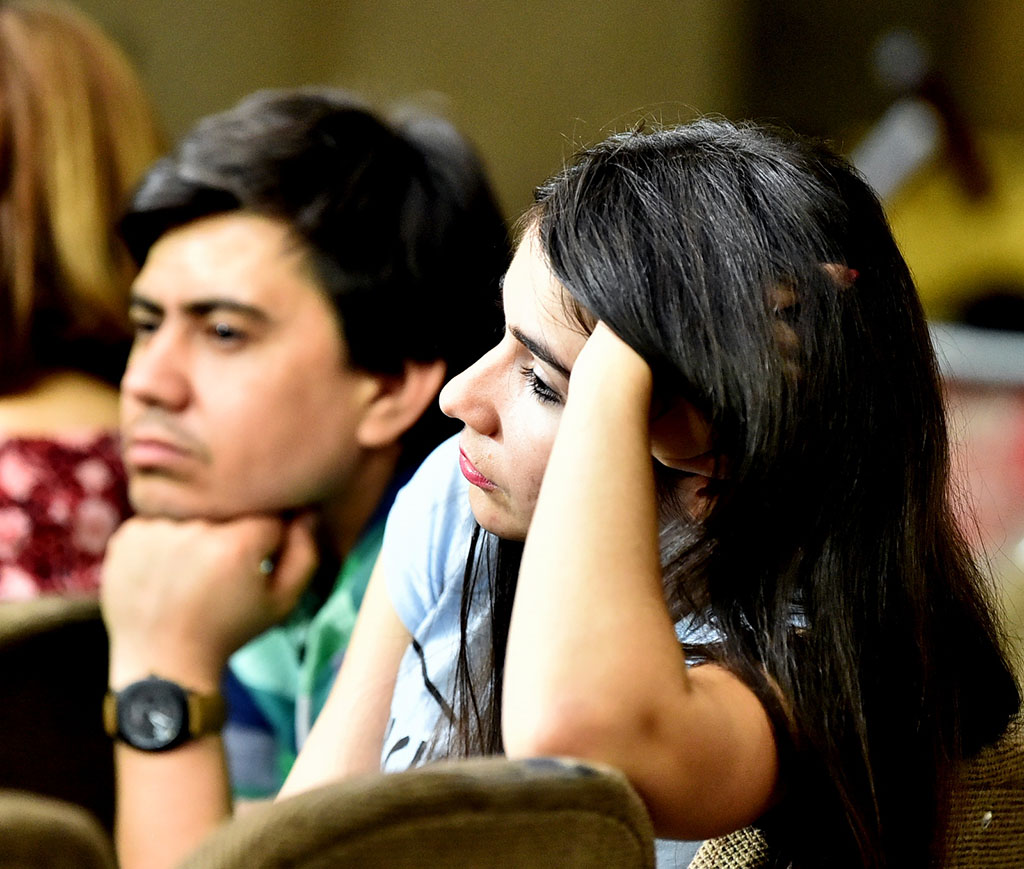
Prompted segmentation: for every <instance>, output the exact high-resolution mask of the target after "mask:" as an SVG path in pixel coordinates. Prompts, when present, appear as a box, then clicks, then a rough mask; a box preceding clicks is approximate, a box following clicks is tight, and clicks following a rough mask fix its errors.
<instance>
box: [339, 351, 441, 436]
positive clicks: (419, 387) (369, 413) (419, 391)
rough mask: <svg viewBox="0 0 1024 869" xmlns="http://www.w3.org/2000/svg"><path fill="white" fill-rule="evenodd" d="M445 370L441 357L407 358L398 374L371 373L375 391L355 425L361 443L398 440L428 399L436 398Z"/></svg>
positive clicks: (421, 410)
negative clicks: (426, 359)
mask: <svg viewBox="0 0 1024 869" xmlns="http://www.w3.org/2000/svg"><path fill="white" fill-rule="evenodd" d="M445 370H446V366H445V363H444V361H443V360H441V359H437V360H435V361H433V362H412V361H409V360H406V362H405V364H404V366H403V368H402V373H401V374H391V375H385V374H380V375H374V376H375V379H376V381H377V393H376V395H375V396H374V397H373V399H371V401H370V402H369V404H368V405H367V407H366V410H365V411H364V413H363V418H362V420H360V422H359V426H358V428H357V429H356V437H357V439H358V440H359V443H360V445H361V446H363V447H366V448H368V449H379V448H381V447H388V446H391V445H392V444H395V443H398V441H399V439H400V438H401V437H402V435H404V434H405V433H406V432H407V431H408V430H409V429H410V428H412V427H413V425H414V424H415V422H416V421H417V420H418V419H419V418H420V417H421V416H423V414H424V412H425V411H426V409H427V408H428V407H430V405H431V403H432V402H434V401H437V394H438V393H439V392H440V391H441V384H442V383H443V382H444V375H445Z"/></svg>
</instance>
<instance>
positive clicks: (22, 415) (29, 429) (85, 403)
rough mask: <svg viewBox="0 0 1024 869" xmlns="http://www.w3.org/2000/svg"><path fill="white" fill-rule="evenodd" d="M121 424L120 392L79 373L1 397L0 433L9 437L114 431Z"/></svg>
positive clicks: (48, 378)
mask: <svg viewBox="0 0 1024 869" xmlns="http://www.w3.org/2000/svg"><path fill="white" fill-rule="evenodd" d="M117 421H118V392H117V390H116V389H115V388H114V387H113V386H111V385H110V384H108V383H104V382H103V381H102V380H98V379H96V378H95V377H90V376H89V375H87V374H82V373H81V372H77V371H60V372H54V373H53V374H48V375H46V376H44V377H43V378H41V379H40V380H38V381H36V382H35V383H34V384H33V385H32V386H31V387H30V388H29V389H26V390H24V391H22V392H16V393H10V394H7V395H0V432H2V433H3V434H6V435H52V434H59V433H62V432H68V431H77V430H85V429H113V428H117Z"/></svg>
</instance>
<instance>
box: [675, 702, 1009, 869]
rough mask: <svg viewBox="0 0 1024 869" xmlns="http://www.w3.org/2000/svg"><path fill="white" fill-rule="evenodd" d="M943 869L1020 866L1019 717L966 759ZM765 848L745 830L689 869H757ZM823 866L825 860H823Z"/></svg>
mask: <svg viewBox="0 0 1024 869" xmlns="http://www.w3.org/2000/svg"><path fill="white" fill-rule="evenodd" d="M946 837H947V838H946V841H947V855H946V864H945V866H944V867H943V869H1020V867H1022V866H1024V716H1022V717H1018V718H1017V720H1016V721H1015V722H1014V723H1013V724H1011V725H1010V727H1009V729H1008V730H1007V731H1006V733H1005V734H1004V735H1003V736H1002V738H1001V739H1000V740H999V741H998V742H996V743H995V744H994V745H991V746H989V747H988V748H986V749H984V750H983V751H982V752H981V753H980V754H978V756H977V757H974V758H971V760H969V761H967V762H966V763H965V764H964V766H963V770H962V772H961V774H960V779H959V781H958V783H957V785H956V787H955V788H954V791H953V799H952V804H951V806H950V813H949V824H948V826H947V833H946ZM767 860H768V846H767V843H766V842H765V840H764V838H763V836H762V835H761V833H760V831H758V830H757V829H756V828H754V827H746V828H745V829H742V830H737V831H736V832H735V833H730V834H729V835H728V836H722V837H720V838H718V839H709V840H708V841H707V842H705V843H704V844H703V845H702V846H701V848H700V850H699V851H698V852H697V854H696V856H695V857H694V858H693V861H692V862H691V863H690V869H760V867H763V866H765V865H766V864H767ZM826 862H827V861H826Z"/></svg>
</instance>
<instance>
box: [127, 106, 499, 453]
mask: <svg viewBox="0 0 1024 869" xmlns="http://www.w3.org/2000/svg"><path fill="white" fill-rule="evenodd" d="M236 210H243V211H247V212H250V213H254V214H260V215H264V216H267V217H272V218H276V219H279V220H282V221H284V222H285V223H286V224H287V225H288V226H289V228H290V230H291V232H292V233H293V234H294V236H295V238H296V239H298V240H299V241H300V242H301V243H302V245H303V248H304V250H305V251H306V252H307V254H308V257H309V262H310V265H311V267H312V269H313V273H314V274H315V276H316V277H317V279H318V283H319V284H320V286H321V288H322V289H323V290H324V292H325V294H326V295H327V297H328V298H329V299H330V301H331V302H332V304H333V305H334V307H335V309H336V311H337V313H338V318H339V323H340V326H341V329H342V334H343V336H344V338H345V341H346V342H347V344H348V353H349V359H350V362H351V364H352V365H354V366H356V367H358V368H362V369H365V370H368V371H373V372H376V373H384V374H397V373H399V372H400V371H401V370H402V366H403V363H404V362H406V361H416V362H430V361H433V360H436V359H442V360H444V361H445V362H446V363H447V367H448V376H451V375H453V374H455V373H457V372H459V371H461V370H462V369H463V368H465V367H467V366H468V365H469V364H470V363H471V362H472V361H474V360H475V359H476V358H478V357H479V356H480V355H481V354H482V353H483V352H484V351H485V350H486V349H488V348H489V347H490V346H491V345H493V343H495V341H496V340H497V337H498V335H499V334H500V329H501V313H500V307H499V305H498V293H499V290H498V282H499V280H500V277H501V275H502V274H503V273H504V271H505V269H506V267H507V265H508V260H509V255H510V254H509V241H508V234H507V229H506V225H505V222H504V220H503V218H502V215H501V212H500V210H499V208H498V206H497V203H496V201H495V198H494V196H493V194H492V192H491V189H490V187H489V186H488V183H487V180H486V178H485V176H484V172H483V168H482V166H481V164H480V162H479V160H478V159H477V157H476V155H475V153H474V152H473V150H472V149H471V147H470V146H469V145H468V144H467V142H466V141H465V140H464V139H463V138H462V137H461V136H460V135H459V134H458V133H457V132H456V131H455V129H454V128H453V127H452V126H451V125H450V124H449V123H447V122H446V121H443V120H440V119H438V118H435V117H429V116H423V115H417V116H410V117H408V118H406V119H404V120H395V121H386V120H384V119H382V118H380V117H378V116H377V115H375V114H374V113H372V112H371V111H370V110H369V109H368V108H367V107H366V106H364V105H363V104H361V103H360V102H359V101H358V100H356V99H355V98H354V97H352V96H351V95H349V94H347V93H345V92H343V91H338V90H333V89H298V90H284V91H260V92H258V93H256V94H253V95H252V96H249V97H247V98H246V99H244V100H243V101H242V102H241V103H239V104H238V105H237V106H235V107H234V108H232V109H230V110H228V111H226V112H222V113H220V114H216V115H211V116H209V117H207V118H204V119H203V120H201V121H200V122H199V123H198V124H197V125H196V127H195V128H194V129H193V130H192V132H190V133H189V134H188V135H187V136H186V137H185V138H184V140H183V141H182V142H181V144H180V145H179V147H178V149H177V151H176V152H175V153H174V154H172V155H171V156H169V157H166V158H164V159H163V160H161V161H160V162H158V163H157V164H156V165H155V166H154V167H153V168H152V169H151V170H150V171H149V173H148V174H147V175H146V177H145V179H144V180H143V182H142V184H141V185H140V187H139V188H138V190H137V191H136V193H135V195H134V196H133V198H132V201H131V203H130V205H129V208H128V211H127V213H126V215H125V216H124V218H123V220H122V222H121V232H122V235H123V237H124V239H125V241H126V243H127V245H128V247H129V249H130V250H131V252H132V255H133V256H134V257H135V259H136V261H137V262H138V263H139V264H140V265H141V264H142V263H143V262H144V261H145V259H146V256H147V255H148V253H149V250H150V248H151V247H152V245H153V244H154V243H155V242H156V241H157V239H159V238H160V237H161V236H162V235H163V234H164V233H166V232H168V231H170V230H172V229H175V228H177V227H180V226H183V225H184V224H187V223H189V222H191V221H193V220H197V219H199V218H202V217H207V216H210V215H214V214H221V213H224V212H230V211H236ZM457 428H458V424H457V423H455V422H453V421H451V420H448V419H447V418H446V417H444V416H443V415H442V414H441V413H440V411H439V410H438V409H437V407H436V403H435V404H434V405H432V406H431V408H430V409H429V410H428V411H427V413H425V414H424V416H423V417H422V418H421V419H420V421H419V422H418V423H417V424H416V425H415V426H414V427H413V428H412V429H411V430H410V431H409V432H408V433H407V434H406V436H405V438H404V439H403V458H402V464H403V465H405V466H408V465H411V464H413V463H415V462H418V461H419V460H420V459H421V458H422V457H423V456H424V455H426V453H427V452H429V450H430V449H431V448H432V447H433V446H434V445H436V444H437V443H438V442H439V441H440V440H442V439H443V438H444V437H445V436H446V435H447V434H449V433H452V432H454V431H455V430H456V429H457Z"/></svg>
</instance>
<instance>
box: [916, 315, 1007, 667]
mask: <svg viewBox="0 0 1024 869" xmlns="http://www.w3.org/2000/svg"><path fill="white" fill-rule="evenodd" d="M932 340H933V342H934V343H935V347H936V351H937V353H938V357H939V364H940V367H941V369H942V374H943V380H944V382H945V385H946V395H947V400H948V405H949V414H950V436H951V441H952V453H953V470H954V481H953V484H954V486H956V487H957V489H958V495H959V497H960V499H961V505H962V508H963V509H962V512H961V521H962V523H963V528H964V531H965V532H966V534H967V537H968V540H969V541H970V543H971V545H972V546H973V547H974V548H975V550H976V551H977V552H978V553H979V554H980V555H981V557H982V558H983V559H985V560H986V561H987V563H988V565H989V567H990V569H991V571H992V573H993V575H994V576H995V577H996V580H997V582H998V584H999V588H1000V593H1001V597H1002V604H1003V607H1004V609H1005V611H1006V615H1007V622H1006V625H1007V631H1008V634H1009V639H1010V641H1011V643H1012V646H1013V649H1014V651H1015V652H1016V654H1017V661H1018V670H1019V672H1021V673H1022V675H1024V332H1010V331H1006V330H992V329H985V328H978V327H971V326H963V325H954V324H934V325H933V326H932Z"/></svg>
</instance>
